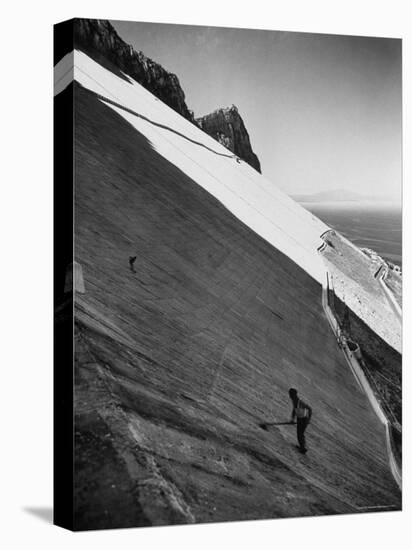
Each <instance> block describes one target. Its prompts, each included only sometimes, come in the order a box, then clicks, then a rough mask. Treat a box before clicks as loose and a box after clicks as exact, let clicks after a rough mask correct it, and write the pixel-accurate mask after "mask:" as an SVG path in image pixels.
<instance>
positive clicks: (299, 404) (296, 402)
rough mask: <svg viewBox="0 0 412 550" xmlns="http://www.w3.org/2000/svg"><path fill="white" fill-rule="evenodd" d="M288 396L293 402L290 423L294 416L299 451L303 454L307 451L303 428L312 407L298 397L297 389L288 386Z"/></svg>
mask: <svg viewBox="0 0 412 550" xmlns="http://www.w3.org/2000/svg"><path fill="white" fill-rule="evenodd" d="M289 397H290V398H291V400H292V403H293V410H292V418H291V424H294V423H295V418H296V424H297V436H298V443H299V451H300V452H301V453H303V454H304V453H306V452H307V448H306V440H305V430H306V428H307V427H308V425H309V422H310V419H311V418H312V408H311V407H309V405H307V404H306V403H304V402H303V401H302V399H300V398H299V397H298V391H297V390H295V388H290V390H289Z"/></svg>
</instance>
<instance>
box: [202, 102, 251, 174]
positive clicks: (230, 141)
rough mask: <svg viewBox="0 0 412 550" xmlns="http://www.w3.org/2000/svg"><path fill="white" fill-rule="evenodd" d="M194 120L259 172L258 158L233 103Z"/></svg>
mask: <svg viewBox="0 0 412 550" xmlns="http://www.w3.org/2000/svg"><path fill="white" fill-rule="evenodd" d="M196 122H197V123H198V125H199V126H200V128H201V129H202V130H203V131H204V132H206V133H207V134H209V135H210V136H212V137H213V138H214V139H216V141H218V142H219V143H221V144H222V145H224V146H225V147H226V148H227V149H229V150H230V151H232V153H234V154H235V155H237V156H238V157H240V158H241V159H243V160H244V161H246V162H247V163H248V164H250V166H252V167H253V168H255V170H257V171H258V172H261V169H260V162H259V159H258V157H257V156H256V155H255V153H254V152H253V150H252V146H251V145H250V139H249V134H248V132H247V130H246V127H245V124H244V122H243V120H242V117H241V116H240V114H239V111H238V109H237V107H236V106H235V105H232V106H231V107H228V108H226V109H217V110H216V111H213V113H210V114H208V115H205V116H203V117H200V118H197V119H196Z"/></svg>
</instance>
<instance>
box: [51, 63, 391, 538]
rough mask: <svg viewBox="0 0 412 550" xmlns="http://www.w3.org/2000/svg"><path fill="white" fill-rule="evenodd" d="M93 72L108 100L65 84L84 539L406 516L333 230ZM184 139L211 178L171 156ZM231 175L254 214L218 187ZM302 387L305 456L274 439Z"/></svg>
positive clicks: (79, 508) (282, 435) (286, 439)
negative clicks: (353, 361)
mask: <svg viewBox="0 0 412 550" xmlns="http://www.w3.org/2000/svg"><path fill="white" fill-rule="evenodd" d="M81 55H82V56H84V54H81ZM84 57H86V56H84ZM82 59H83V58H82ZM83 61H84V63H85V64H87V67H86V65H85V64H84V65H83V66H82V70H86V68H87V69H88V71H89V74H90V66H91V65H93V63H94V62H91V61H90V63H89V61H88V60H84V59H83ZM93 66H94V65H93ZM95 70H96V72H95V73H93V75H92V76H93V79H94V80H96V81H97V82H98V83H99V91H98V92H97V90H94V89H93V87H88V86H87V82H88V81H87V82H86V79H84V80H83V81H82V82H80V83H79V82H78V80H77V78H76V75H75V79H76V82H75V83H73V84H69V85H71V86H74V87H75V120H76V129H75V172H76V189H75V201H76V202H75V212H76V214H75V216H76V224H75V229H76V233H75V257H76V261H77V262H78V263H79V264H81V266H82V268H83V276H84V283H85V288H86V289H87V292H86V293H85V294H81V295H76V301H75V313H76V326H75V337H76V362H75V382H76V386H75V400H76V402H75V413H76V415H75V436H76V439H75V441H76V463H75V479H76V490H75V523H76V528H77V529H93V528H103V527H105V528H108V527H126V526H137V525H142V526H143V525H161V524H171V523H172V524H176V523H194V522H210V521H229V520H244V519H259V518H279V517H291V516H308V515H320V514H334V513H349V512H360V511H361V512H364V511H370V510H374V511H375V510H394V509H400V507H401V494H400V491H399V489H398V487H397V485H396V482H395V480H394V479H393V477H392V475H391V470H390V466H389V463H388V456H387V452H386V444H385V437H386V434H385V428H384V426H383V425H382V424H381V423H380V422H379V419H378V418H377V417H376V415H375V412H374V410H373V408H372V407H371V405H370V403H369V401H368V398H367V396H366V395H365V394H364V392H363V391H362V390H361V388H360V387H359V386H358V384H357V382H356V380H355V378H354V376H353V374H352V372H351V370H350V368H349V367H348V365H347V363H346V361H345V358H344V356H343V354H342V352H341V350H340V349H339V347H338V345H337V343H336V339H335V337H334V335H333V332H332V330H331V329H330V327H329V325H328V321H327V319H326V316H325V313H324V311H323V308H322V288H321V284H320V278H321V276H322V260H321V259H320V256H319V254H318V253H317V250H316V249H317V248H318V247H319V246H320V245H321V243H322V241H321V240H320V238H319V236H320V234H321V233H322V232H323V231H324V226H323V224H322V223H321V222H319V221H318V220H316V219H315V218H314V217H313V216H312V215H311V214H309V213H305V212H304V211H302V210H301V209H300V207H297V205H296V207H295V205H294V203H293V201H289V200H287V199H285V198H284V197H283V196H282V194H281V193H278V191H277V190H276V188H273V189H272V188H270V187H269V186H268V183H267V182H266V180H264V178H263V177H262V176H261V175H260V174H258V173H257V172H256V171H254V170H253V169H251V168H249V167H248V166H247V165H245V164H244V163H243V164H238V163H237V162H236V161H235V160H230V159H227V158H224V157H223V156H219V155H216V154H215V153H214V152H212V151H210V150H209V149H208V147H209V145H210V148H212V147H214V148H217V147H219V144H216V143H215V142H214V141H213V140H211V138H209V137H208V136H206V137H205V138H204V139H205V140H209V141H205V143H204V145H207V147H202V146H199V145H196V144H195V143H193V142H194V141H196V142H199V140H200V137H199V134H202V132H201V131H200V130H198V129H197V128H195V127H194V126H193V125H191V126H192V127H193V128H194V129H193V132H196V133H195V134H194V133H192V134H189V133H188V134H187V137H188V138H190V139H189V140H188V139H185V138H184V137H181V136H179V135H177V134H176V133H175V132H178V133H179V134H183V135H185V129H186V128H187V126H185V124H190V123H189V122H187V121H184V120H183V119H182V121H178V122H179V125H178V126H177V125H176V124H177V123H176V124H175V121H176V120H178V118H179V115H177V114H176V113H174V112H172V113H171V114H169V113H168V111H167V109H168V108H167V107H166V106H163V107H162V110H161V111H157V123H158V124H162V125H163V126H168V127H169V128H172V130H174V131H175V132H170V130H167V129H164V128H163V129H162V128H160V127H159V126H156V127H155V126H154V125H153V124H152V123H150V122H147V121H145V120H143V119H142V118H139V117H138V116H137V115H133V114H132V113H131V112H127V113H126V112H125V111H124V110H122V109H119V108H116V107H114V106H113V105H111V104H110V103H109V102H104V101H103V100H102V99H101V98H100V97H99V96H98V95H97V93H98V94H99V95H100V96H102V95H104V90H102V89H101V87H102V85H103V86H105V87H106V88H107V92H106V93H107V94H108V95H109V94H114V91H113V89H112V88H111V82H112V80H111V79H112V78H117V77H115V76H113V75H109V76H108V75H105V76H104V78H106V79H107V81H105V82H104V83H102V82H101V81H100V80H99V78H100V77H102V78H103V76H102V74H103V73H100V69H96V68H95ZM77 72H78V74H80V72H81V71H80V69H78V71H77ZM104 74H105V73H104ZM88 79H89V80H90V81H91V77H88ZM122 82H125V81H124V80H122ZM116 85H117V82H116ZM121 85H122V86H123V84H121ZM124 86H127V82H125V83H124ZM131 86H132V87H133V90H132V91H133V92H136V90H137V87H138V85H137V84H133V85H131ZM96 92H97V93H96ZM60 93H61V94H64V93H65V90H62V91H61V92H60ZM125 93H126V92H125ZM128 93H129V92H128ZM116 94H117V96H118V95H119V92H118V90H117V91H116ZM139 94H140V92H139V93H138V94H136V95H135V96H133V98H134V99H133V101H134V104H133V106H132V105H127V107H128V108H129V109H130V110H133V111H135V112H139V113H142V112H143V110H144V108H145V109H146V111H145V114H144V116H146V117H148V112H147V111H148V110H150V109H153V110H155V109H157V108H158V105H159V104H160V102H157V101H156V99H155V98H153V97H152V96H151V95H150V94H149V92H147V91H146V90H143V92H142V94H141V95H139ZM132 95H133V94H132ZM142 98H143V99H142ZM109 99H112V100H113V98H109ZM57 101H58V97H57ZM140 101H141V105H139V102H140ZM145 106H146V107H145ZM132 107H133V109H132ZM164 109H166V110H164ZM164 113H166V114H167V116H166V115H163V114H164ZM168 117H169V118H168ZM176 117H177V118H176ZM132 121H133V123H132ZM156 132H157V134H156ZM171 133H172V134H173V140H176V142H174V143H179V146H180V147H181V148H182V147H186V146H187V147H188V149H184V154H185V155H189V153H190V154H191V152H193V151H198V156H196V158H195V160H196V163H197V164H196V165H195V164H193V161H192V160H191V161H190V163H189V161H187V162H186V160H182V159H183V157H182V155H183V153H179V154H177V153H174V151H173V150H172V149H173V147H174V145H173V146H170V148H169V149H168V150H167V151H166V146H165V142H164V141H163V142H161V139H163V137H164V136H165V135H167V136H169V134H171ZM159 136H161V137H159ZM169 137H170V136H169ZM170 139H171V138H170ZM202 139H203V138H202ZM156 140H157V141H156ZM210 140H211V141H210ZM162 143H163V145H162ZM183 143H184V144H185V145H184V146H183ZM163 146H164V148H162V147H163ZM216 150H217V149H216ZM222 150H223V151H226V150H225V149H224V148H222ZM219 151H220V150H218V152H219ZM174 154H176V156H177V160H176V161H175V162H173V155H174ZM191 158H192V157H191ZM229 163H231V164H230V165H229ZM194 166H196V168H194ZM206 170H207V172H206ZM252 172H254V174H253V175H252V174H251V173H252ZM215 173H216V174H218V175H219V181H220V183H219V182H215V183H214V184H213V185H216V189H217V191H216V194H215V193H214V192H213V190H212V188H211V187H208V185H209V184H210V185H212V184H211V181H212V180H213V177H212V175H214V174H215ZM200 174H202V175H200ZM204 174H207V175H206V176H204ZM208 174H209V175H208ZM210 174H212V175H210ZM234 178H237V181H236V184H237V190H238V193H239V194H240V198H241V199H242V200H243V204H246V203H245V202H244V199H245V197H247V200H248V201H249V206H248V205H247V204H246V206H242V207H241V206H240V205H241V200H240V199H236V200H237V201H238V202H237V203H236V204H235V205H233V203H232V202H231V201H230V200H229V198H228V195H225V196H222V195H221V194H219V193H220V191H219V189H220V187H219V186H223V187H224V188H225V189H226V190H227V189H228V188H230V185H231V182H232V180H233V179H234ZM248 178H251V179H248ZM255 184H256V185H257V186H258V187H256V196H257V198H256V197H255V198H253V197H252V195H253V193H252V191H251V190H250V188H253V185H255ZM225 186H226V187H225ZM218 187H219V189H218ZM242 197H243V198H242ZM262 197H263V198H262ZM270 197H271V198H270ZM252 200H256V201H257V202H255V203H253V209H254V211H256V210H257V209H259V211H260V212H261V213H262V212H263V215H260V216H253V217H251V216H250V212H251V208H252V207H251V206H250V201H252ZM259 200H260V201H262V200H264V201H265V202H266V205H263V204H260V203H259ZM258 203H259V204H258ZM242 209H243V210H242ZM262 209H263V210H262ZM265 209H266V210H265ZM270 212H272V214H271V217H270V216H269V213H270ZM272 219H273V220H274V222H275V224H276V227H277V228H278V229H276V230H274V229H273V227H274V226H273V225H271V222H270V221H269V220H272ZM249 220H250V225H249V223H247V222H248V221H249ZM269 226H271V229H270V230H269V229H268V228H269ZM130 256H136V261H135V263H134V270H132V269H130V267H129V264H128V258H129V257H130ZM291 386H293V387H296V388H298V389H299V392H300V393H301V394H302V396H303V397H304V399H305V401H307V402H308V403H309V404H310V405H311V406H312V408H313V421H312V423H311V425H310V426H309V428H308V430H307V440H308V447H309V452H308V454H307V455H301V454H300V453H299V452H298V451H297V449H296V447H295V445H296V427H294V426H292V425H287V424H279V425H274V426H272V427H271V428H270V429H269V430H267V431H264V430H262V429H260V428H259V423H261V422H264V421H268V422H270V421H272V422H273V421H278V422H282V421H287V420H288V419H289V417H290V412H291V403H290V400H289V398H288V395H287V391H288V388H289V387H291Z"/></svg>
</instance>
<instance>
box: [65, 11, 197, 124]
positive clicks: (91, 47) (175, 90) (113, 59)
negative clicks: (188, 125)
mask: <svg viewBox="0 0 412 550" xmlns="http://www.w3.org/2000/svg"><path fill="white" fill-rule="evenodd" d="M74 45H75V48H77V49H79V50H81V51H83V52H84V53H86V54H87V55H89V56H90V57H92V58H93V59H95V60H96V61H97V62H99V63H101V64H102V65H105V66H106V67H107V68H109V69H111V70H112V71H113V72H116V73H117V74H121V73H126V74H127V75H129V76H131V77H132V78H133V79H134V80H136V81H137V82H138V83H139V84H141V85H142V86H144V87H145V88H146V89H147V90H149V91H150V92H151V93H152V94H154V95H155V96H156V97H158V98H159V99H160V100H161V101H163V102H164V103H166V105H168V106H169V107H171V108H172V109H174V110H175V111H177V112H178V113H180V114H181V115H182V116H183V117H185V118H186V119H188V120H190V121H191V122H193V120H194V116H193V112H192V111H190V110H189V109H188V107H187V105H186V102H185V94H184V92H183V90H182V88H181V86H180V83H179V79H178V78H177V76H176V75H175V74H172V73H169V72H167V71H166V69H164V68H163V67H162V66H161V65H159V64H158V63H155V62H154V61H152V60H151V59H149V58H148V57H146V56H145V55H144V54H143V53H142V52H137V51H135V50H134V49H133V47H132V46H130V45H128V44H126V43H125V42H124V41H123V40H122V39H121V38H120V36H119V35H118V34H117V32H116V30H115V28H114V27H113V25H112V24H111V23H110V22H109V21H105V20H102V19H76V20H75V23H74ZM122 76H124V75H122Z"/></svg>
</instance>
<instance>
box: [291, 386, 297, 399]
mask: <svg viewBox="0 0 412 550" xmlns="http://www.w3.org/2000/svg"><path fill="white" fill-rule="evenodd" d="M297 394H298V390H297V389H295V388H290V389H289V395H290V397H296V396H297Z"/></svg>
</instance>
